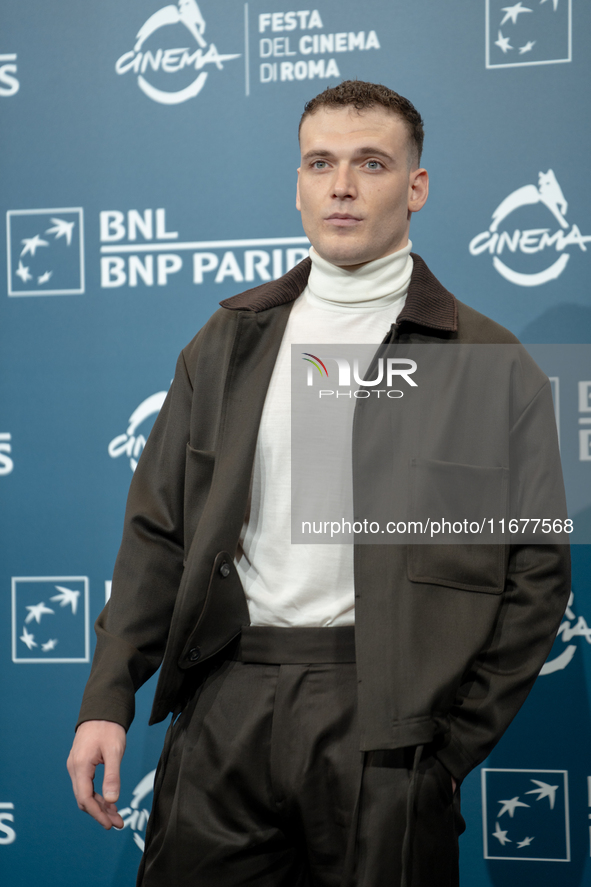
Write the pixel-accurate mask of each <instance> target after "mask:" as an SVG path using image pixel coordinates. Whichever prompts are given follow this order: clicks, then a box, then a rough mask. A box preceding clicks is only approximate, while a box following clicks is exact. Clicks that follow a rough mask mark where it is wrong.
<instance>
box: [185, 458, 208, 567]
mask: <svg viewBox="0 0 591 887" xmlns="http://www.w3.org/2000/svg"><path fill="white" fill-rule="evenodd" d="M214 465H215V453H213V452H211V451H210V450H195V449H193V447H191V446H189V444H187V451H186V456H185V491H184V545H185V557H187V553H188V551H189V548H190V546H191V542H192V541H193V536H194V535H195V531H196V529H197V525H198V523H199V521H200V519H201V515H202V514H203V509H204V507H205V503H206V501H207V497H208V495H209V490H210V488H211V479H212V477H213V469H214Z"/></svg>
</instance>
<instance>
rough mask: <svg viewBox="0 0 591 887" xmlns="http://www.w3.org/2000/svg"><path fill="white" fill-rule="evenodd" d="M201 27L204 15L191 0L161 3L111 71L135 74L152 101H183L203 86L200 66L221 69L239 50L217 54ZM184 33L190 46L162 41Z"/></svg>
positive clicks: (204, 73) (180, 37)
mask: <svg viewBox="0 0 591 887" xmlns="http://www.w3.org/2000/svg"><path fill="white" fill-rule="evenodd" d="M162 29H165V30H164V33H163V32H162ZM205 29H206V25H205V19H204V18H203V15H202V14H201V10H200V9H199V6H198V5H197V3H196V2H195V0H178V3H177V4H176V5H174V4H171V5H170V6H163V7H162V8H161V9H158V10H157V11H156V12H154V13H153V14H152V15H151V16H150V17H149V18H148V19H147V20H146V21H145V22H144V24H143V25H142V26H141V28H140V29H139V31H138V32H137V34H136V41H135V45H134V47H133V49H132V50H131V51H129V52H125V53H123V55H122V56H121V57H120V58H119V59H117V62H116V63H115V71H116V72H117V74H127V73H128V72H133V73H134V74H137V84H138V86H139V88H140V89H141V91H142V92H143V93H144V95H147V96H148V98H149V99H152V101H154V102H159V103H160V104H162V105H178V104H180V103H181V102H186V101H188V100H189V99H192V98H194V97H195V96H197V95H199V93H200V92H201V90H202V89H203V87H204V86H205V82H206V80H207V78H208V76H209V71H208V70H202V69H203V68H205V67H206V66H211V65H213V66H214V67H215V68H217V70H218V71H222V70H223V69H224V62H228V61H232V60H233V59H238V58H240V53H232V54H230V55H222V54H220V53H219V52H218V50H217V48H216V46H215V44H214V43H210V44H208V43H207V40H206V39H205V37H204V36H203V35H204V33H205ZM167 32H168V34H167ZM154 35H157V37H155V36H154ZM187 35H190V38H191V40H192V41H194V42H193V45H192V46H191V48H190V49H188V48H186V47H184V46H181V48H179V47H175V46H169V47H168V48H164V47H163V45H162V44H163V42H170V40H171V39H172V41H173V43H174V41H175V40H180V41H182V43H184V42H186V40H187ZM167 37H168V40H167ZM187 79H188V80H189V82H188V83H187V82H186V80H187ZM171 86H172V88H171Z"/></svg>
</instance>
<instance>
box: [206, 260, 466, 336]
mask: <svg viewBox="0 0 591 887" xmlns="http://www.w3.org/2000/svg"><path fill="white" fill-rule="evenodd" d="M411 256H412V259H413V269H412V276H411V278H410V284H409V287H408V294H407V297H406V302H405V305H404V308H403V309H402V311H401V313H400V314H399V315H398V321H397V323H398V324H400V323H404V322H405V321H406V322H409V323H416V324H419V325H420V326H426V327H432V328H433V329H437V330H448V331H450V332H455V330H457V326H458V307H457V301H456V299H455V296H453V295H452V294H451V293H450V292H448V290H446V289H445V287H444V286H442V285H441V284H440V283H439V281H438V280H437V278H436V277H435V275H434V274H432V272H431V271H430V270H429V268H428V267H427V265H426V263H425V262H424V261H423V260H422V259H421V257H420V256H418V255H417V254H416V253H411ZM311 267H312V262H311V260H310V259H304V260H303V261H302V262H300V263H299V264H298V265H296V266H295V268H292V269H291V271H288V272H287V274H284V275H283V277H280V278H279V279H278V280H274V281H272V282H271V283H263V284H261V285H260V286H255V287H254V288H253V289H250V290H246V291H245V292H243V293H240V294H239V295H237V296H232V297H231V298H230V299H224V300H223V301H222V302H220V305H221V306H222V308H230V309H231V310H233V311H238V310H243V311H244V310H246V311H254V312H257V313H258V312H259V311H266V310H267V309H268V308H275V307H277V306H278V305H283V304H285V303H286V302H293V301H294V299H297V297H298V296H299V295H301V294H302V293H303V291H304V289H305V287H306V284H307V282H308V277H309V275H310V269H311Z"/></svg>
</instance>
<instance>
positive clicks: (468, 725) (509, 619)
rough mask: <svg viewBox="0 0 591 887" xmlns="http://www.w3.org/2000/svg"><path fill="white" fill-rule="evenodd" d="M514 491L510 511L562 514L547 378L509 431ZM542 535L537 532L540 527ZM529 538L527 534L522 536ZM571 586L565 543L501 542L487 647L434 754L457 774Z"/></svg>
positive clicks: (499, 712)
mask: <svg viewBox="0 0 591 887" xmlns="http://www.w3.org/2000/svg"><path fill="white" fill-rule="evenodd" d="M511 454H512V455H511V463H512V464H511V474H512V478H513V482H512V486H513V488H514V489H515V491H516V492H515V495H514V496H512V499H511V508H512V509H516V510H514V511H513V514H512V515H510V517H515V516H523V517H532V518H533V517H536V518H548V517H550V518H552V519H554V518H565V517H566V503H565V498H564V487H563V481H562V469H561V465H560V455H559V451H558V440H557V434H556V423H555V420H554V413H553V407H552V396H551V391H550V385H549V383H546V384H545V385H544V386H543V387H542V388H541V389H540V391H539V392H538V393H537V394H536V396H535V397H534V398H533V399H532V400H531V402H530V403H529V404H528V406H527V407H526V409H525V410H524V411H523V412H522V414H521V415H520V417H519V419H518V421H517V422H516V423H515V425H514V427H513V430H512V432H511ZM539 537H540V539H543V538H544V537H543V534H541V533H540V534H539ZM528 541H530V542H531V538H530V540H528ZM569 594H570V551H569V546H568V544H547V545H544V544H525V545H511V546H510V547H509V548H508V566H507V576H506V583H505V589H504V591H503V593H502V601H501V605H500V608H499V611H498V615H497V619H496V620H495V624H494V628H493V630H492V632H491V636H490V637H489V640H488V643H487V645H486V647H485V648H484V649H483V650H481V651H480V654H479V655H478V656H477V657H476V659H475V661H474V662H473V663H472V665H471V667H470V668H469V670H468V671H467V673H466V674H465V675H464V677H463V680H462V683H461V686H460V687H459V689H458V692H457V694H456V698H455V702H454V704H453V706H452V708H451V712H450V733H449V742H448V744H447V745H446V746H445V747H444V748H442V749H441V750H440V751H439V752H438V757H439V758H440V760H441V762H442V763H443V764H444V765H445V766H446V767H447V769H448V770H449V771H450V772H451V773H452V775H453V776H455V777H456V778H457V779H459V780H461V779H463V778H464V777H465V776H466V775H467V773H468V772H469V771H470V770H471V769H472V768H473V767H475V766H477V764H479V763H480V762H481V761H483V760H484V758H486V756H487V755H488V754H489V753H490V751H491V750H492V748H493V747H494V746H495V745H496V743H497V742H498V741H499V739H500V738H501V736H502V735H503V733H504V732H505V730H506V729H507V727H508V726H509V724H510V723H511V721H512V720H513V718H514V717H515V715H516V714H517V712H518V710H519V708H520V707H521V705H522V704H523V702H524V701H525V699H526V697H527V695H528V693H529V691H530V690H531V688H532V686H533V684H534V681H535V679H536V677H537V676H538V674H539V672H540V669H541V668H542V666H543V664H544V662H545V660H546V658H547V656H548V654H549V653H550V650H551V648H552V644H553V642H554V639H555V637H556V632H557V630H558V627H559V625H560V621H561V618H562V615H563V613H564V610H565V608H566V605H567V602H568V598H569Z"/></svg>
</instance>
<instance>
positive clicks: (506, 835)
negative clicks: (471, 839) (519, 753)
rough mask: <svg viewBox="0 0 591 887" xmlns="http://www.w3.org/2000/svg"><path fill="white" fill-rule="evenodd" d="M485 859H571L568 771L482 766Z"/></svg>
mask: <svg viewBox="0 0 591 887" xmlns="http://www.w3.org/2000/svg"><path fill="white" fill-rule="evenodd" d="M481 779H482V837H483V845H484V858H485V859H510V860H512V861H516V860H519V861H523V862H570V825H569V804H568V771H567V770H503V769H497V768H492V767H483V768H482V772H481Z"/></svg>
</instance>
